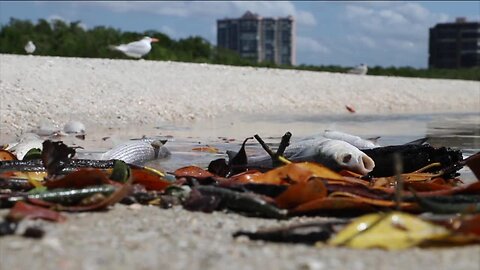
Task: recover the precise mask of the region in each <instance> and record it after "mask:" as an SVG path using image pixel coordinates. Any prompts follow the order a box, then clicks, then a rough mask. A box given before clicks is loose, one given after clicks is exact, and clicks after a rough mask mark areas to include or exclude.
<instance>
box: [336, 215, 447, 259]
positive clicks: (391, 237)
mask: <svg viewBox="0 0 480 270" xmlns="http://www.w3.org/2000/svg"><path fill="white" fill-rule="evenodd" d="M450 234H451V231H450V230H448V229H446V228H445V227H442V226H439V225H435V224H433V223H430V222H427V221H424V220H422V219H420V218H418V217H416V216H413V215H410V214H406V213H402V212H391V213H388V214H386V213H380V214H368V215H365V216H361V217H359V218H357V219H355V220H354V221H353V222H352V223H350V224H349V225H347V226H346V227H345V228H344V229H343V230H341V231H340V232H339V233H338V234H337V235H335V236H334V237H333V238H331V239H330V240H329V241H328V244H329V245H333V246H347V247H351V248H357V249H367V248H383V249H387V250H400V249H405V248H409V247H413V246H417V245H419V244H421V243H422V242H425V241H428V240H439V239H445V238H446V237H448V236H449V235H450Z"/></svg>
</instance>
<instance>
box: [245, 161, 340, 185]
mask: <svg viewBox="0 0 480 270" xmlns="http://www.w3.org/2000/svg"><path fill="white" fill-rule="evenodd" d="M312 177H319V178H325V179H336V180H342V179H344V178H343V177H342V176H341V175H340V174H338V173H336V172H334V171H332V170H330V169H328V168H327V167H325V166H323V165H320V164H317V163H312V162H301V163H290V164H287V165H284V166H281V167H279V168H276V169H273V170H270V171H268V172H267V173H264V174H261V175H257V176H253V177H252V179H251V182H253V183H263V184H277V185H281V184H291V183H299V182H306V181H308V180H309V179H310V178H312Z"/></svg>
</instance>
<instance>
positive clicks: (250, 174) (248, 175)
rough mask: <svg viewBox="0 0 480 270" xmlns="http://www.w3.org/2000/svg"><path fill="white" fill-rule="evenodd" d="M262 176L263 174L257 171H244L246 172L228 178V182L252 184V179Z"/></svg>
mask: <svg viewBox="0 0 480 270" xmlns="http://www.w3.org/2000/svg"><path fill="white" fill-rule="evenodd" d="M262 174H263V173H261V172H260V171H257V170H249V171H246V172H242V173H239V174H236V175H233V176H231V177H230V178H229V180H230V181H232V182H237V183H243V184H246V183H252V182H253V178H255V177H257V176H259V175H262Z"/></svg>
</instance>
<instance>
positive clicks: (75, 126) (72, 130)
mask: <svg viewBox="0 0 480 270" xmlns="http://www.w3.org/2000/svg"><path fill="white" fill-rule="evenodd" d="M85 130H86V129H85V125H84V124H83V123H82V122H79V121H70V122H68V123H66V124H65V126H64V127H63V132H65V133H67V134H85Z"/></svg>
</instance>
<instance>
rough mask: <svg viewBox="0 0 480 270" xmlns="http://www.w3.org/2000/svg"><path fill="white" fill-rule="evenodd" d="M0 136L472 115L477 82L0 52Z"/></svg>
mask: <svg viewBox="0 0 480 270" xmlns="http://www.w3.org/2000/svg"><path fill="white" fill-rule="evenodd" d="M0 90H1V91H0V92H1V116H2V117H1V133H2V134H9V133H13V132H19V130H26V129H31V128H34V127H35V126H36V125H38V124H39V123H40V122H41V121H51V122H53V123H55V124H58V125H62V124H64V123H65V122H66V121H69V120H70V119H77V120H80V121H83V122H84V123H85V124H86V125H87V126H89V125H101V126H105V127H109V126H111V127H118V126H122V125H134V126H138V125H143V124H149V125H157V124H159V123H164V122H167V123H178V122H185V121H186V122H187V123H191V122H201V121H202V120H206V119H216V118H220V117H229V118H230V120H231V121H232V122H235V121H236V119H237V116H238V114H254V115H272V114H279V113H281V114H283V115H295V114H302V115H305V114H346V113H348V112H347V111H346V109H345V105H350V106H352V107H353V108H355V110H356V111H357V114H388V113H419V112H422V113H429V112H475V111H478V110H479V108H480V82H476V81H462V80H438V79H420V78H400V77H384V76H358V75H351V74H339V73H327V72H309V71H295V70H279V69H266V68H252V67H229V66H222V65H207V64H192V63H176V62H161V61H145V60H140V61H134V60H110V59H82V58H61V57H40V56H19V55H0Z"/></svg>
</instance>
